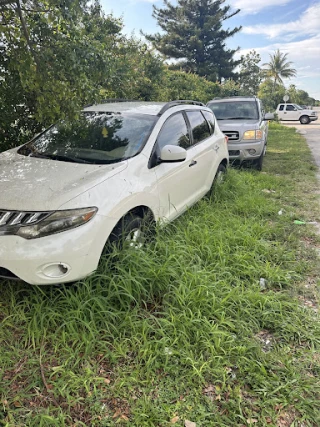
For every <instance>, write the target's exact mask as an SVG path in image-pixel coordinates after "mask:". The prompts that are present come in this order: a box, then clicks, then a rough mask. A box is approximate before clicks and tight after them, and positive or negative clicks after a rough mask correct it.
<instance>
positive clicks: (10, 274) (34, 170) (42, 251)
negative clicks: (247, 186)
mask: <svg viewBox="0 0 320 427" xmlns="http://www.w3.org/2000/svg"><path fill="white" fill-rule="evenodd" d="M227 165H228V150H227V144H226V138H225V136H224V135H223V133H222V132H221V131H220V129H219V127H218V126H217V125H216V121H215V118H214V115H213V113H212V111H211V110H210V109H209V108H207V107H205V106H204V105H203V104H201V103H198V102H194V101H172V102H169V103H156V102H112V103H106V104H100V105H92V106H89V107H87V108H85V109H84V111H83V114H82V115H81V117H80V119H78V120H75V121H72V122H67V121H62V122H60V123H58V124H56V125H54V126H51V127H50V128H49V129H47V130H46V131H44V132H43V133H42V134H40V135H38V136H37V137H35V138H34V139H33V140H31V141H30V142H28V143H27V144H25V145H23V146H21V147H19V148H15V149H12V150H9V151H6V152H4V153H2V154H0V276H1V277H5V278H13V279H14V278H16V279H22V280H23V281H25V282H28V283H30V284H53V283H64V282H71V281H75V280H77V279H80V278H83V277H86V276H88V275H89V274H90V273H92V272H93V271H94V270H96V268H97V266H98V263H99V260H100V256H101V254H102V252H103V249H104V247H105V245H106V244H109V242H122V243H123V241H124V240H127V241H128V242H129V244H131V245H133V244H134V245H138V244H140V243H142V242H143V238H144V236H143V231H144V228H143V227H144V222H145V219H146V218H147V219H148V221H149V222H152V223H156V222H159V221H160V222H163V221H164V222H165V221H172V220H173V219H175V218H176V217H178V216H179V215H180V214H181V213H182V212H183V211H185V210H186V209H187V208H188V207H190V206H191V205H193V204H194V203H195V202H196V201H198V200H199V199H200V198H201V197H203V196H204V195H205V194H206V193H207V192H208V191H209V190H210V188H211V186H212V184H213V182H214V178H215V176H216V175H217V174H219V173H220V172H223V171H224V170H225V168H226V166H227ZM119 244H120V243H119Z"/></svg>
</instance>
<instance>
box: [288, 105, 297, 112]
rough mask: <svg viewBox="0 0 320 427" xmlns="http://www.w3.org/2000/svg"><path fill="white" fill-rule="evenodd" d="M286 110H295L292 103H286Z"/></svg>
mask: <svg viewBox="0 0 320 427" xmlns="http://www.w3.org/2000/svg"><path fill="white" fill-rule="evenodd" d="M287 111H296V109H295V107H294V106H293V105H287Z"/></svg>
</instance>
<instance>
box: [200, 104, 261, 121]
mask: <svg viewBox="0 0 320 427" xmlns="http://www.w3.org/2000/svg"><path fill="white" fill-rule="evenodd" d="M208 107H209V108H211V110H212V111H213V112H214V114H215V116H216V118H217V120H258V119H259V113H258V108H257V104H256V102H255V101H221V102H217V101H215V102H213V103H212V104H210V103H209V104H208Z"/></svg>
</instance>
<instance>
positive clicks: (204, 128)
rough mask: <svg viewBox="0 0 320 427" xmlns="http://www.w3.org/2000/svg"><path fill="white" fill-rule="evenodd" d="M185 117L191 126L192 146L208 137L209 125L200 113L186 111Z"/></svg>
mask: <svg viewBox="0 0 320 427" xmlns="http://www.w3.org/2000/svg"><path fill="white" fill-rule="evenodd" d="M187 117H188V119H189V122H190V125H191V130H192V136H193V143H194V144H197V143H198V142H200V141H203V140H204V139H206V138H208V137H209V136H210V129H209V125H208V123H207V121H206V119H205V118H204V117H203V115H202V114H201V112H200V111H188V112H187Z"/></svg>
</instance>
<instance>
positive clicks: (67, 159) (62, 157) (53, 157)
mask: <svg viewBox="0 0 320 427" xmlns="http://www.w3.org/2000/svg"><path fill="white" fill-rule="evenodd" d="M33 157H41V158H43V159H51V160H58V161H62V162H72V163H89V164H90V162H88V161H87V160H84V159H81V158H80V157H70V156H65V155H61V154H41V153H36V154H34V155H33Z"/></svg>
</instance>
